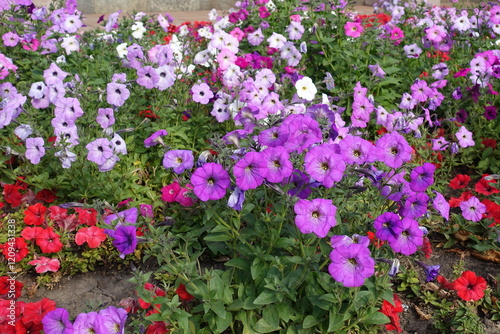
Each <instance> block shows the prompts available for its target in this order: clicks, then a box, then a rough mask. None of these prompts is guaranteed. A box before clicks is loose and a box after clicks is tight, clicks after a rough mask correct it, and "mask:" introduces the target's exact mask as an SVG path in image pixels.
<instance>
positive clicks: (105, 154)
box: [85, 138, 114, 165]
mask: <svg viewBox="0 0 500 334" xmlns="http://www.w3.org/2000/svg"><path fill="white" fill-rule="evenodd" d="M85 148H86V149H87V150H88V151H89V153H88V154H87V160H89V161H92V162H95V163H96V164H98V165H102V164H104V163H105V162H106V160H108V159H110V158H111V157H112V156H113V155H114V153H113V148H112V146H111V142H110V141H109V140H108V139H106V138H99V139H96V140H94V141H93V142H90V143H88V144H87V146H85Z"/></svg>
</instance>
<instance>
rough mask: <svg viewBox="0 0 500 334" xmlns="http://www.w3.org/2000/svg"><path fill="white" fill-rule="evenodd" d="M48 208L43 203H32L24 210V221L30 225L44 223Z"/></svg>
mask: <svg viewBox="0 0 500 334" xmlns="http://www.w3.org/2000/svg"><path fill="white" fill-rule="evenodd" d="M46 213H47V208H46V207H44V206H43V204H42V203H36V204H34V205H30V206H29V207H28V209H26V210H25V211H24V222H25V223H26V224H28V225H42V224H43V223H44V222H45V214H46Z"/></svg>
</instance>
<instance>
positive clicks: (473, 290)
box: [453, 270, 486, 301]
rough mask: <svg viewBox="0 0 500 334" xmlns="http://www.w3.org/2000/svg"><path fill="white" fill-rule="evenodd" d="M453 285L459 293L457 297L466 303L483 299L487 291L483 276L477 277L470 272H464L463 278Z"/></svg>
mask: <svg viewBox="0 0 500 334" xmlns="http://www.w3.org/2000/svg"><path fill="white" fill-rule="evenodd" d="M453 285H454V289H455V290H456V291H457V295H458V296H459V297H460V298H462V299H463V300H465V301H468V300H479V299H481V298H483V297H484V290H486V281H485V279H484V278H482V277H481V276H476V274H475V273H474V272H472V271H470V270H467V271H464V272H463V273H462V276H460V277H459V278H457V279H456V280H455V282H454V284H453Z"/></svg>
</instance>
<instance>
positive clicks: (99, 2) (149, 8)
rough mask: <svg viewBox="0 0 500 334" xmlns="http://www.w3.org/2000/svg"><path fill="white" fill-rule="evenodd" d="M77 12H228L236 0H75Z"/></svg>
mask: <svg viewBox="0 0 500 334" xmlns="http://www.w3.org/2000/svg"><path fill="white" fill-rule="evenodd" d="M77 1H78V10H80V11H81V12H82V13H84V14H111V13H114V12H116V11H118V10H122V11H124V12H127V13H133V12H170V11H172V12H177V11H192V10H210V9H212V8H215V9H220V10H228V9H229V8H231V7H233V6H234V4H235V3H236V0H77ZM50 2H51V0H33V3H34V4H35V5H36V6H46V5H48V4H50Z"/></svg>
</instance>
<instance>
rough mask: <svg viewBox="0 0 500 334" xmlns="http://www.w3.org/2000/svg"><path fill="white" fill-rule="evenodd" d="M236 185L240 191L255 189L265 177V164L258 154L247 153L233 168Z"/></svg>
mask: <svg viewBox="0 0 500 334" xmlns="http://www.w3.org/2000/svg"><path fill="white" fill-rule="evenodd" d="M233 174H234V176H235V178H236V185H237V186H238V187H239V188H241V190H248V189H255V188H257V187H258V186H260V185H261V184H262V183H263V182H264V178H265V177H266V176H267V164H266V161H265V159H264V156H263V154H262V153H260V152H248V153H247V154H245V156H244V157H243V158H241V159H240V160H239V161H238V162H237V163H236V164H235V165H234V167H233Z"/></svg>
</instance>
